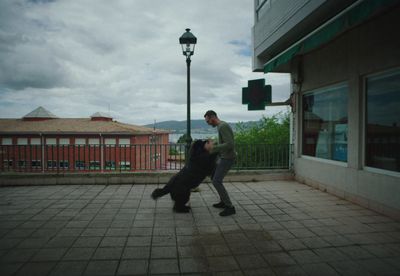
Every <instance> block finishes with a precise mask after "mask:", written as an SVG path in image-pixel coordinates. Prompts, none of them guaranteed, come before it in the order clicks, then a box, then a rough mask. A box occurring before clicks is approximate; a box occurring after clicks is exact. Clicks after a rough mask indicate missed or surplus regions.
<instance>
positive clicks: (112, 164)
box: [105, 161, 115, 170]
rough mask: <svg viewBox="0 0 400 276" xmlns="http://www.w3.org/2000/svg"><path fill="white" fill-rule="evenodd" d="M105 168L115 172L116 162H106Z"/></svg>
mask: <svg viewBox="0 0 400 276" xmlns="http://www.w3.org/2000/svg"><path fill="white" fill-rule="evenodd" d="M105 168H106V170H115V161H106V162H105Z"/></svg>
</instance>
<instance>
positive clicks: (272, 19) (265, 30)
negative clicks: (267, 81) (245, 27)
mask: <svg viewBox="0 0 400 276" xmlns="http://www.w3.org/2000/svg"><path fill="white" fill-rule="evenodd" d="M354 1H355V0H335V1H328V0H296V1H293V0H279V1H278V0H266V1H262V0H255V14H254V18H255V22H254V27H253V30H252V32H253V50H254V55H253V70H254V71H262V68H263V65H264V63H266V62H267V61H268V60H269V59H270V58H272V57H273V56H274V55H276V54H277V53H279V52H281V51H283V50H285V49H286V48H288V47H289V46H290V45H291V44H293V43H294V42H296V41H298V40H299V39H301V38H302V37H304V36H305V35H307V34H308V33H310V32H311V31H312V30H314V29H315V28H317V27H318V26H319V25H320V24H322V23H323V22H324V21H326V20H328V19H330V18H331V17H333V16H334V15H335V14H337V13H338V12H340V11H341V10H342V9H344V8H345V7H347V6H349V5H350V4H352V3H353V2H354ZM258 3H264V4H263V5H262V7H261V8H259V9H257V7H258ZM316 11H317V12H316Z"/></svg>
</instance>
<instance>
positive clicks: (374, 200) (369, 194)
mask: <svg viewBox="0 0 400 276" xmlns="http://www.w3.org/2000/svg"><path fill="white" fill-rule="evenodd" d="M399 14H400V8H399V7H397V8H395V9H394V10H392V11H391V12H389V13H386V14H384V15H382V16H380V17H378V18H375V19H373V20H370V21H368V22H366V23H364V24H363V25H362V26H359V27H357V28H355V29H353V30H350V31H348V32H347V33H345V34H344V35H342V36H341V37H339V38H338V39H336V40H334V41H332V42H331V43H329V45H328V46H325V47H322V48H320V49H318V50H316V51H314V52H311V53H308V54H306V55H304V56H303V57H302V58H301V59H297V60H296V61H295V62H293V66H292V67H291V73H292V77H293V81H294V82H295V81H296V80H297V79H298V76H299V71H298V67H297V65H298V64H301V63H302V70H301V71H302V75H303V83H302V86H301V92H300V93H297V95H296V102H297V110H298V112H297V113H296V120H295V121H296V125H295V131H296V133H297V135H296V136H297V137H298V139H296V145H295V159H294V168H295V174H296V178H297V179H298V180H300V181H303V182H305V183H308V184H311V185H313V186H317V187H319V188H322V189H326V190H328V191H330V192H333V193H336V194H338V195H340V196H343V197H345V198H348V199H351V200H353V201H356V202H359V203H361V204H363V205H365V206H368V207H372V208H374V209H376V210H378V211H381V212H384V213H391V214H394V215H396V216H398V217H400V175H399V173H396V172H392V173H391V172H388V171H379V170H371V169H368V168H365V167H364V135H363V133H364V131H365V127H364V124H365V118H364V116H365V115H364V112H365V108H364V106H365V99H364V96H363V95H364V93H365V91H364V84H363V83H364V82H363V80H364V77H365V76H366V75H369V74H373V73H379V72H384V71H385V70H389V69H393V68H398V67H400V51H399V49H400V36H399V35H398V30H397V27H395V26H399V25H400V17H399V16H398V15H399ZM296 64H297V65H296ZM294 65H296V66H294ZM338 83H347V84H348V87H349V97H348V162H347V163H344V162H338V161H327V160H323V159H318V158H312V157H306V156H302V155H301V145H302V141H301V133H302V117H301V116H302V115H301V106H302V105H301V99H302V95H303V93H304V92H307V91H310V90H314V89H317V88H321V87H325V86H329V85H332V84H338ZM294 87H296V84H295V85H294ZM297 87H298V86H297ZM297 92H298V91H297Z"/></svg>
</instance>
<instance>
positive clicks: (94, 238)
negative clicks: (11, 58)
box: [0, 181, 400, 276]
mask: <svg viewBox="0 0 400 276" xmlns="http://www.w3.org/2000/svg"><path fill="white" fill-rule="evenodd" d="M226 186H227V188H228V190H229V192H230V195H231V197H232V199H233V201H234V203H235V206H236V210H237V214H236V215H234V216H231V217H224V218H222V217H219V216H218V211H219V210H216V209H214V208H213V207H211V205H212V203H215V202H216V201H217V196H216V194H215V192H214V190H213V189H211V188H210V186H209V185H207V184H202V186H201V192H199V193H193V194H192V197H191V207H192V212H191V213H189V214H175V213H173V212H172V203H171V199H170V198H169V196H166V197H164V198H162V199H161V200H158V201H157V202H155V201H153V200H151V199H150V193H151V191H152V190H153V189H154V188H155V187H156V185H112V186H101V185H81V186H39V187H7V188H0V275H2V276H5V275H24V276H26V275H68V276H71V275H136V274H143V275H146V274H151V275H153V274H164V275H165V274H173V275H186V274H187V275H396V274H397V275H400V222H398V221H395V220H393V219H390V218H388V217H385V216H382V215H379V214H377V213H375V212H373V211H370V210H367V209H365V208H362V207H360V206H358V205H355V204H352V203H349V202H347V201H344V200H341V199H338V198H336V197H334V196H332V195H329V194H326V193H323V192H321V191H318V190H315V189H313V188H311V187H308V186H305V185H302V184H298V183H296V182H291V181H270V182H253V183H232V184H227V185H226Z"/></svg>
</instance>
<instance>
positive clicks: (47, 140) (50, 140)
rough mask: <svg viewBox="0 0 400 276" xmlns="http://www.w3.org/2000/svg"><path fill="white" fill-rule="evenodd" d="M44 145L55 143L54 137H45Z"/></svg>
mask: <svg viewBox="0 0 400 276" xmlns="http://www.w3.org/2000/svg"><path fill="white" fill-rule="evenodd" d="M46 145H57V140H56V138H46Z"/></svg>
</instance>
